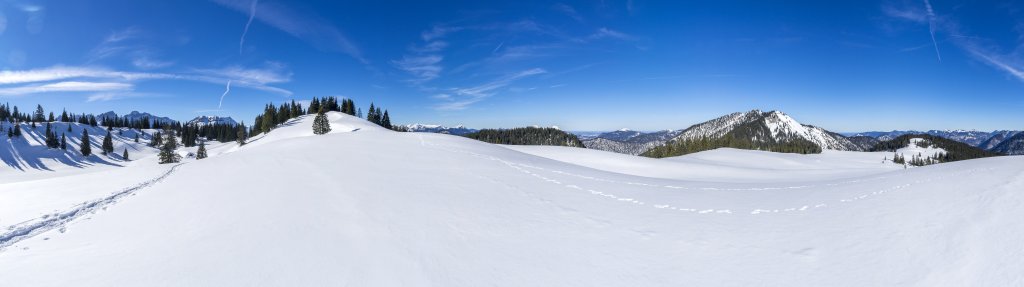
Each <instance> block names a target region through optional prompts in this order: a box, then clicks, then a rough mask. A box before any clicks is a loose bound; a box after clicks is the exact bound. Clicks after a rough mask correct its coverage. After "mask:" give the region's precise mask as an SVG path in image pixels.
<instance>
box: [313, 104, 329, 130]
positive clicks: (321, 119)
mask: <svg viewBox="0 0 1024 287" xmlns="http://www.w3.org/2000/svg"><path fill="white" fill-rule="evenodd" d="M329 132H331V123H330V122H329V121H327V115H326V114H324V109H323V108H320V111H319V112H317V113H316V118H314V119H313V134H318V135H322V134H326V133H329Z"/></svg>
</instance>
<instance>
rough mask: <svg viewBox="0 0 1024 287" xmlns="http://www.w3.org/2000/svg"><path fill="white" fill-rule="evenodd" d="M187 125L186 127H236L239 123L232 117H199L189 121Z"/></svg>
mask: <svg viewBox="0 0 1024 287" xmlns="http://www.w3.org/2000/svg"><path fill="white" fill-rule="evenodd" d="M185 124H186V125H195V126H205V125H213V124H219V125H232V126H234V125H238V122H236V121H235V119H232V118H231V117H221V116H198V117H195V118H193V119H192V120H190V121H188V122H187V123H185Z"/></svg>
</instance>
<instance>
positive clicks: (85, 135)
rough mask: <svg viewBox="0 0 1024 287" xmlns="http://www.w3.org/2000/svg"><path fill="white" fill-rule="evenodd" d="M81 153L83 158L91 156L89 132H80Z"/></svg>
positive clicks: (85, 130) (84, 130)
mask: <svg viewBox="0 0 1024 287" xmlns="http://www.w3.org/2000/svg"><path fill="white" fill-rule="evenodd" d="M81 151H82V155H83V156H89V155H91V154H92V142H90V141H89V130H87V129H83V130H82V146H81Z"/></svg>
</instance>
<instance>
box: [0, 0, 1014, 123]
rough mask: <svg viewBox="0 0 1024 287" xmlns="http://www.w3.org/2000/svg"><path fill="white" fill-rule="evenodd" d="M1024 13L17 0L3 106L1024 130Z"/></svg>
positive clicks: (858, 7)
mask: <svg viewBox="0 0 1024 287" xmlns="http://www.w3.org/2000/svg"><path fill="white" fill-rule="evenodd" d="M410 2H411V3H410ZM428 2H429V3H428ZM501 2H505V3H501ZM1022 9H1024V4H1021V3H1019V2H1016V3H1015V2H1014V1H942V0H931V1H923V0H922V1H916V0H915V1H899V0H896V1H844V2H837V1H778V2H771V1H645V0H622V1H612V0H607V1H561V2H558V1H302V2H300V1H273V0H262V1H258V2H257V1H250V0H215V1H127V0H97V1H29V0H25V1H22V0H0V101H4V102H10V103H12V104H16V105H19V106H21V107H22V108H25V107H34V105H35V104H36V103H41V104H42V105H43V106H44V107H46V108H47V109H60V108H62V107H67V108H68V109H69V110H71V111H75V112H95V113H99V112H103V111H107V110H114V111H117V112H119V113H126V112H128V111H131V110H140V111H148V112H151V113H154V114H158V115H166V116H170V117H173V118H176V119H182V120H187V119H190V118H192V117H194V116H197V115H201V114H216V115H228V116H232V117H235V118H236V119H238V120H245V121H246V122H251V121H252V118H253V117H254V116H255V115H256V113H257V112H260V111H261V108H262V106H263V105H264V104H265V103H267V102H275V103H280V102H283V101H290V100H292V99H294V100H308V99H309V98H310V97H314V96H341V97H350V98H353V99H354V100H355V101H356V103H357V104H358V105H359V106H360V107H362V108H363V109H365V108H366V106H368V105H369V104H370V102H374V103H376V104H378V105H383V106H384V107H386V108H387V109H389V110H390V114H391V116H392V118H393V121H395V122H398V123H438V124H446V125H455V124H465V125H467V126H471V127H514V126H524V125H535V124H536V125H558V126H560V127H562V128H564V129H570V130H614V129H619V128H623V127H626V128H631V129H638V130H657V129H668V128H673V129H675V128H685V127H687V126H689V125H691V124H695V123H698V122H701V121H704V120H707V119H710V118H714V117H717V116H720V115H723V114H726V113H730V112H736V111H745V110H750V109H763V110H772V109H777V110H782V111H785V112H787V113H789V114H791V115H792V116H794V117H795V118H796V119H797V120H799V121H801V122H804V123H809V124H815V125H819V126H822V127H825V128H827V129H830V130H833V131H842V132H846V131H864V130H892V129H981V130H993V129H1024V126H1022V123H1024V112H1021V110H1024V20H1022V19H1024V11H1022ZM228 82H230V84H229V83H228Z"/></svg>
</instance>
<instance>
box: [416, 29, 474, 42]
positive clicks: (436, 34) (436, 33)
mask: <svg viewBox="0 0 1024 287" xmlns="http://www.w3.org/2000/svg"><path fill="white" fill-rule="evenodd" d="M463 29H465V28H464V27H452V26H443V25H434V27H433V28H431V29H430V30H426V31H423V32H422V33H420V38H423V41H426V42H430V41H432V40H434V39H437V38H441V37H444V36H445V35H448V33H452V32H458V31H461V30H463Z"/></svg>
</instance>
